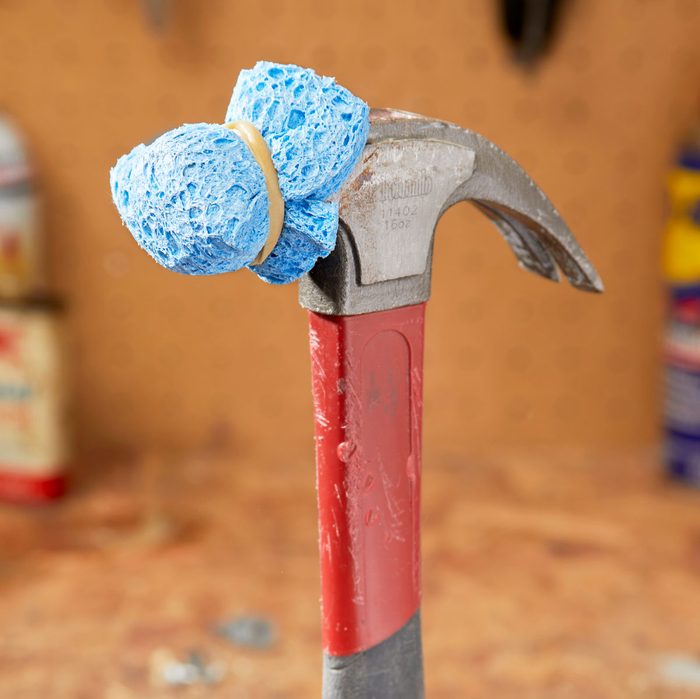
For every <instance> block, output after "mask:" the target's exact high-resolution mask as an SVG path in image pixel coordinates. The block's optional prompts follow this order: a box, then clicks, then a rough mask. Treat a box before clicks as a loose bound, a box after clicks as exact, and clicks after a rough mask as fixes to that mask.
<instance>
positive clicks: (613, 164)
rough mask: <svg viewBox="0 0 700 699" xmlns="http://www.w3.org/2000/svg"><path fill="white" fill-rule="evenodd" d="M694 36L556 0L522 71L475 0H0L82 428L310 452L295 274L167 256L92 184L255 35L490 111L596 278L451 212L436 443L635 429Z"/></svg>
mask: <svg viewBox="0 0 700 699" xmlns="http://www.w3.org/2000/svg"><path fill="white" fill-rule="evenodd" d="M699 37H700V2H697V0H615V2H608V1H607V0H587V1H583V0H574V1H573V2H572V3H571V7H570V11H569V12H568V14H567V15H566V16H565V17H564V22H562V25H561V27H560V32H559V35H558V37H557V40H556V43H555V45H554V47H553V50H552V51H551V53H550V54H549V56H548V57H547V58H546V60H545V61H544V62H543V63H542V64H541V65H540V67H539V70H537V71H536V72H529V73H528V72H524V71H523V70H521V69H519V68H517V67H516V66H514V65H513V64H512V63H511V61H510V60H509V55H508V50H507V48H506V45H505V43H504V41H503V40H502V37H501V34H500V28H499V24H498V17H497V13H496V3H493V2H491V1H490V0H431V2H429V3H425V2H418V1H417V0H357V1H353V2H341V1H340V0H267V1H265V2H248V3H244V2H236V1H234V0H201V1H199V2H198V1H196V0H172V2H171V10H170V17H169V20H168V25H167V27H166V29H165V31H164V32H162V33H160V34H158V33H156V32H154V31H153V30H152V28H151V27H150V26H149V25H148V22H147V20H146V17H145V15H144V12H143V8H142V4H141V3H140V2H137V1H136V0H100V1H99V2H93V1H90V0H71V2H60V3H59V2H53V1H51V0H34V1H33V2H24V1H23V0H0V104H2V105H4V107H5V109H7V111H9V112H10V113H11V114H12V115H13V116H14V117H15V118H16V120H17V121H18V122H19V123H20V124H21V126H22V127H24V129H25V130H26V132H27V135H28V138H29V140H30V142H31V144H32V146H33V150H34V152H35V156H36V160H37V162H38V167H39V170H40V173H41V185H42V194H43V198H44V210H45V219H46V230H47V234H48V237H49V249H50V256H51V258H50V266H51V269H52V275H53V283H54V286H55V288H56V289H57V290H59V291H60V292H61V293H62V294H63V295H64V296H65V297H66V298H67V299H68V301H69V305H70V321H69V323H70V332H71V335H72V338H73V360H74V371H73V373H74V379H75V385H76V388H75V391H76V401H75V403H76V411H75V413H76V418H75V420H76V428H77V429H76V431H77V434H78V438H79V445H80V448H81V450H83V451H86V450H94V449H101V448H105V447H111V446H118V445H153V444H156V445H172V446H174V447H180V448H185V447H192V446H197V445H202V444H206V443H209V442H211V440H213V439H214V440H215V439H220V438H222V436H226V435H229V436H230V438H231V439H232V440H233V442H234V443H235V444H238V445H240V446H244V447H252V446H253V445H254V446H255V449H256V450H257V451H258V453H261V454H285V455H290V454H292V453H297V454H307V455H309V456H310V440H311V434H312V427H311V399H310V391H309V367H308V355H307V344H306V322H305V317H304V312H303V311H302V310H300V309H299V308H298V307H297V305H296V288H295V286H290V287H286V288H274V287H269V286H267V285H265V284H263V283H261V282H260V281H259V280H258V279H257V277H255V276H254V275H252V274H250V273H247V272H240V273H238V274H234V275H228V276H223V277H218V278H185V277H182V276H179V275H175V274H172V273H169V272H166V271H164V270H162V269H160V268H159V267H158V266H157V265H156V264H155V263H153V262H152V261H151V260H150V258H148V257H147V256H146V255H145V254H143V253H141V252H140V251H139V249H138V248H137V246H136V244H135V243H134V242H133V241H132V239H131V237H130V235H129V234H128V232H127V231H126V230H125V229H123V228H122V227H121V225H120V223H119V221H118V217H117V214H116V212H115V210H114V209H113V207H112V204H111V200H110V196H109V187H108V171H109V167H110V166H111V164H112V163H113V162H114V161H115V160H116V158H117V157H118V156H119V155H120V154H122V153H123V152H125V151H126V150H128V149H130V148H131V147H132V146H133V145H135V144H136V143H139V142H141V141H147V140H150V139H151V138H152V137H154V136H155V135H156V134H158V133H159V132H162V131H164V130H166V129H168V128H171V127H173V126H175V125H178V124H180V123H182V122H196V121H221V120H222V119H223V115H224V112H225V108H226V105H227V101H228V97H229V94H230V90H231V88H232V85H233V83H234V81H235V79H236V75H237V73H238V71H239V70H240V69H241V68H244V67H248V66H250V65H252V64H253V63H254V62H255V61H256V60H258V59H261V58H266V59H269V60H275V61H282V62H295V63H299V64H301V65H308V66H312V67H314V68H315V69H316V70H317V71H319V72H321V73H325V74H331V75H335V76H336V77H337V78H338V80H339V81H340V82H341V83H342V84H344V85H346V86H347V87H349V88H350V89H351V90H353V91H354V92H356V93H357V94H358V95H361V96H362V97H364V98H365V99H366V100H367V101H368V102H369V103H370V104H372V105H374V106H394V107H398V108H402V109H407V110H411V111H416V112H422V113H425V114H428V115H432V116H436V117H440V118H443V119H447V120H451V121H454V122H457V123H460V124H462V125H465V126H468V127H470V128H473V129H475V130H477V131H480V132H482V133H484V134H485V135H486V136H488V137H489V138H491V139H492V140H494V141H495V142H496V143H498V144H499V145H501V146H502V147H503V148H504V149H505V150H506V151H507V152H509V153H510V154H511V155H512V156H514V157H515V158H516V159H517V160H518V161H519V162H521V163H522V164H523V166H524V167H525V168H526V169H527V170H528V171H529V172H530V173H531V174H532V175H533V177H534V179H535V180H536V181H537V182H538V183H539V184H540V185H541V186H542V187H543V188H544V189H545V191H547V193H548V194H549V196H550V197H551V198H552V200H553V201H554V202H555V204H556V205H557V207H558V208H559V210H560V211H561V212H562V213H563V214H564V216H565V217H566V218H567V220H568V221H569V223H570V226H571V228H572V230H573V231H574V232H575V234H576V235H577V237H578V238H579V240H580V241H581V243H582V245H583V247H584V248H585V249H586V251H587V252H588V253H589V255H590V257H591V259H592V260H593V261H594V263H595V264H596V266H597V267H598V269H599V271H600V272H601V274H602V276H603V278H604V280H605V282H606V284H607V293H606V294H605V295H604V296H602V297H591V296H588V295H584V294H580V293H578V292H574V291H573V290H571V289H570V288H568V287H567V286H563V285H562V286H559V287H557V286H555V285H553V284H552V283H548V282H546V281H543V280H540V279H539V278H536V277H532V276H530V275H528V274H527V273H525V272H522V271H520V270H518V269H517V268H516V267H515V265H514V263H513V259H512V257H511V254H510V251H509V250H508V248H507V247H506V245H505V243H504V242H503V241H502V240H501V239H500V237H499V236H498V234H497V233H496V232H495V230H494V229H492V228H491V226H490V224H488V222H486V221H485V219H482V218H481V217H480V215H478V214H477V213H476V212H475V211H473V210H472V209H471V208H470V207H468V206H467V205H462V206H459V207H456V208H454V209H452V210H451V211H449V212H448V213H447V215H446V216H445V218H444V219H443V221H442V222H441V224H440V227H439V230H438V236H437V242H436V253H435V262H434V289H433V299H432V301H431V303H430V305H429V310H428V334H427V337H428V343H427V353H426V371H427V377H426V439H427V445H428V446H429V447H433V448H441V449H447V450H456V451H458V450H460V449H463V448H465V447H466V446H468V445H469V446H483V445H489V444H513V445H520V444H532V443H558V444H590V445H592V446H595V445H624V444H630V443H633V442H639V441H642V442H650V441H652V440H653V439H654V437H655V430H656V424H657V415H658V407H659V396H658V392H657V384H658V356H657V346H658V333H659V328H660V325H659V323H660V316H661V301H660V284H659V278H658V272H657V269H658V258H659V241H660V234H661V230H662V227H663V220H664V214H665V200H664V176H665V173H666V167H667V162H668V161H669V159H670V157H671V156H672V154H673V151H674V146H675V144H676V143H677V142H678V140H679V139H680V138H681V136H682V134H683V132H684V130H685V129H686V128H687V127H688V126H689V125H690V124H691V122H692V119H693V117H694V114H695V110H696V107H697V105H698V99H699V95H700V80H699V79H698V78H699V77H700V41H699V39H698V38H699Z"/></svg>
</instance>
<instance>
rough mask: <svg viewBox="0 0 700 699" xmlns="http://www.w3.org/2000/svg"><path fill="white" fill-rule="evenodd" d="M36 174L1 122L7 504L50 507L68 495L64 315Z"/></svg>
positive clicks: (0, 290)
mask: <svg viewBox="0 0 700 699" xmlns="http://www.w3.org/2000/svg"><path fill="white" fill-rule="evenodd" d="M37 210H38V205H37V197H36V191H35V187H34V183H33V178H32V167H31V164H30V161H29V158H28V156H27V151H26V149H25V147H24V144H23V142H22V139H21V138H20V136H19V134H18V132H17V130H16V128H14V127H13V126H12V124H11V123H10V121H9V120H8V119H7V118H5V117H3V116H2V115H0V498H3V499H6V500H13V501H22V502H40V501H45V500H51V499H53V498H56V497H58V496H59V495H61V494H62V493H63V492H64V490H65V479H66V475H65V474H66V462H67V448H66V423H65V420H64V415H65V396H66V390H65V386H64V385H63V383H64V380H65V368H64V367H65V365H64V362H63V359H64V358H63V356H62V350H61V348H62V347H63V342H62V338H61V334H62V331H61V313H60V309H59V308H58V304H57V302H56V301H55V300H52V299H49V298H48V297H47V296H46V293H45V289H44V275H43V264H42V263H43V259H42V255H41V252H42V251H41V243H42V236H41V230H40V225H39V217H38V211H37Z"/></svg>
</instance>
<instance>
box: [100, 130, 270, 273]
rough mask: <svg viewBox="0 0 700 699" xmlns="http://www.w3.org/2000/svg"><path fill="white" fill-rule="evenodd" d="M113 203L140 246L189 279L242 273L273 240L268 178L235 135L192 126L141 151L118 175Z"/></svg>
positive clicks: (116, 171)
mask: <svg viewBox="0 0 700 699" xmlns="http://www.w3.org/2000/svg"><path fill="white" fill-rule="evenodd" d="M111 184H112V197H113V199H114V203H115V204H116V205H117V209H118V211H119V213H120V214H121V217H122V219H123V220H124V223H125V224H126V225H127V227H128V229H129V230H130V231H131V233H132V235H133V236H134V238H136V241H137V242H138V244H139V245H140V246H141V247H142V248H143V249H144V250H146V252H147V253H149V254H150V255H151V256H152V257H153V258H154V259H155V260H156V262H159V263H160V264H162V265H163V266H164V267H167V268H168V269H172V270H174V271H176V272H183V273H185V274H217V273H219V272H231V271H234V270H237V269H240V268H241V267H243V266H244V265H246V264H248V262H250V261H251V259H253V258H254V257H255V256H256V255H257V253H258V251H259V250H260V248H261V247H262V245H263V243H264V242H265V238H266V236H267V228H268V209H267V190H266V188H265V177H264V176H263V173H262V170H261V169H260V166H259V165H258V163H257V162H256V161H255V158H254V157H253V156H252V154H251V152H250V149H249V148H248V146H246V144H245V143H243V141H241V139H240V138H239V137H238V136H237V135H236V134H234V133H233V131H231V130H230V129H227V128H225V127H224V126H217V125H215V124H187V125H185V126H181V127H180V128H178V129H175V130H173V131H168V132H167V133H165V134H163V135H162V136H161V137H160V138H157V139H156V140H155V141H154V142H153V143H151V144H150V145H149V146H144V145H140V146H136V148H134V150H132V151H131V153H129V154H128V155H125V156H123V157H121V158H120V159H119V160H118V161H117V164H116V165H115V167H114V168H113V169H112V172H111Z"/></svg>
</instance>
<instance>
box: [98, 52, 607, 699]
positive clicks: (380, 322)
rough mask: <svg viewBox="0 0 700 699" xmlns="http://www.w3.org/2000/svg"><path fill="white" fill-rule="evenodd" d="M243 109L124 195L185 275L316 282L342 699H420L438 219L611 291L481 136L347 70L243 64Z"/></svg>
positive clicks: (313, 331) (307, 301)
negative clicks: (364, 94) (475, 212)
mask: <svg viewBox="0 0 700 699" xmlns="http://www.w3.org/2000/svg"><path fill="white" fill-rule="evenodd" d="M265 115H267V116H265ZM232 118H233V119H234V121H233V122H231V123H229V124H227V126H226V127H222V126H215V125H205V124H200V125H189V126H185V127H182V128H180V129H176V130H174V131H172V132H169V133H168V134H165V135H164V136H163V137H161V138H159V139H157V140H156V141H155V142H154V143H153V144H152V145H151V146H149V147H146V146H143V145H141V146H137V148H135V149H134V150H133V151H132V153H131V154H129V155H128V156H124V157H123V158H122V159H120V161H119V162H118V163H117V165H116V167H115V168H114V170H113V171H112V193H113V197H114V200H115V203H116V205H117V207H118V209H119V211H120V213H121V215H122V218H123V219H124V221H125V223H126V224H127V226H128V227H129V229H130V230H131V232H132V233H133V234H134V236H135V237H136V239H137V240H138V242H139V243H140V244H141V245H142V247H144V248H145V249H146V250H147V251H148V252H149V253H150V254H151V255H152V256H153V257H154V258H155V259H156V260H157V261H159V262H160V263H161V264H163V265H165V266H166V267H168V268H170V269H173V270H175V271H180V272H185V273H188V274H215V273H219V272H222V271H230V270H232V269H238V268H240V267H241V266H244V265H246V266H248V267H250V268H251V269H253V270H254V271H255V272H256V273H258V274H259V276H261V277H262V278H263V279H266V280H267V281H270V282H274V283H286V282H288V281H291V280H293V279H297V278H301V280H300V286H299V299H300V303H301V305H302V306H303V307H305V308H307V309H308V310H309V323H310V331H309V335H310V345H311V359H312V386H313V397H314V404H315V411H314V413H315V432H316V461H317V490H318V507H319V544H320V556H321V589H322V600H321V606H322V620H323V646H324V672H323V696H324V699H420V698H421V697H423V696H424V689H423V669H422V651H421V636H420V478H421V426H422V386H423V334H424V333H423V327H424V314H425V304H426V301H427V300H428V298H429V296H430V276H431V261H432V248H433V235H434V231H435V226H436V224H437V222H438V220H439V219H440V217H441V216H442V214H443V213H444V212H445V211H446V210H447V209H448V208H449V207H450V206H452V205H453V204H456V203H457V202H459V201H462V200H469V201H471V202H472V203H473V204H474V205H475V206H477V207H478V208H479V209H480V210H481V211H483V213H485V214H486V215H487V216H488V217H489V218H490V219H491V220H492V221H493V222H494V223H495V224H496V225H497V227H498V229H499V230H500V231H501V233H502V234H503V236H504V237H505V239H506V241H507V242H508V243H509V245H510V246H511V248H512V249H513V251H514V253H515V255H516V257H517V259H518V261H519V263H520V264H521V265H522V266H523V267H525V268H526V269H529V270H531V271H533V272H536V273H537V274H540V275H542V276H545V277H547V278H549V279H554V280H557V279H558V269H561V270H562V271H563V273H564V274H565V275H566V277H567V278H568V279H569V281H570V282H571V283H572V284H573V285H574V286H575V287H577V288H579V289H583V290H586V291H602V284H601V281H600V279H599V278H598V275H597V274H596V272H595V270H594V269H593V267H592V266H591V264H590V263H589V262H588V260H587V259H586V257H585V255H584V254H583V252H582V251H581V249H580V248H579V246H578V244H577V243H576V241H575V240H574V238H573V236H572V235H571V233H570V232H569V230H568V228H567V227H566V224H565V223H564V222H563V220H562V219H561V218H560V216H559V214H558V213H557V211H556V210H555V209H554V207H553V206H552V205H551V203H550V202H549V200H548V199H547V197H546V196H545V195H544V194H543V193H542V191H541V190H540V189H539V188H538V187H537V186H536V185H535V184H534V183H533V182H532V180H531V179H530V178H529V177H528V176H527V175H526V174H525V173H524V172H523V170H522V169H521V168H520V167H519V166H518V165H517V164H516V163H515V162H514V161H513V160H511V159H510V158H509V157H508V156H507V155H505V154H504V153H503V152H502V151H501V150H500V149H498V148H497V147H496V146H495V145H493V144H492V143H490V142H489V141H487V140H486V139H485V138H483V137H482V136H479V135H478V134H476V133H473V132H471V131H467V130H465V129H462V128H459V127H457V126H455V125H453V124H448V123H445V122H442V121H435V120H431V119H427V118H425V117H422V116H418V115H415V114H409V113H406V112H398V111H391V110H372V111H371V113H369V120H368V121H367V108H366V105H364V103H362V102H361V101H360V100H358V99H357V98H355V97H354V96H353V95H351V94H350V93H348V92H347V91H346V90H344V88H341V87H340V86H338V85H336V84H335V83H334V82H333V81H330V79H327V78H318V76H315V75H313V74H312V73H311V72H310V71H305V70H304V69H300V68H298V67H296V66H279V65H276V64H269V63H260V64H258V65H257V66H256V67H255V68H254V69H253V70H252V71H244V72H243V73H241V77H239V83H237V86H236V88H235V89H234V95H233V98H232V103H231V105H230V106H229V112H228V113H227V121H230V120H231V119H232ZM266 119H267V121H266ZM240 120H242V121H240ZM309 125H311V126H313V128H310V127H309ZM302 127H303V128H305V129H306V130H305V131H299V128H302ZM307 127H309V128H307ZM231 129H233V130H234V131H235V132H236V135H234V134H232V133H231ZM265 134H267V136H265ZM304 139H306V140H304ZM300 144H301V145H300ZM302 146H303V147H302ZM316 156H318V159H319V162H318V163H317V162H316V161H315V160H314V158H315V157H316ZM319 163H320V164H319ZM321 165H323V167H321ZM353 166H354V169H353ZM314 178H316V179H315V180H314ZM232 180H233V183H232ZM341 185H342V186H341ZM338 189H339V191H338ZM338 207H339V208H338ZM274 222H276V223H274ZM280 229H281V230H280Z"/></svg>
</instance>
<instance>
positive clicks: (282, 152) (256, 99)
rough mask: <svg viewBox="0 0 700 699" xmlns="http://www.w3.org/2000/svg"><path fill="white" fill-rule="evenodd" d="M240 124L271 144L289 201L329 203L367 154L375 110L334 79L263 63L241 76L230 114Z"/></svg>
mask: <svg viewBox="0 0 700 699" xmlns="http://www.w3.org/2000/svg"><path fill="white" fill-rule="evenodd" d="M235 119H245V120H246V121H250V122H251V123H252V124H254V125H255V127H256V128H257V129H258V131H260V133H261V134H262V135H263V138H264V139H265V140H266V141H267V144H268V146H269V148H270V153H271V155H272V161H273V162H274V164H275V168H276V169H277V175H278V177H279V183H280V189H281V191H282V195H283V196H284V198H285V199H287V200H290V199H306V198H308V197H312V198H314V199H325V198H326V197H328V196H329V195H330V194H333V193H334V192H335V191H337V189H338V188H339V187H340V185H341V184H342V183H343V181H344V180H345V178H346V177H347V176H348V175H349V174H350V171H351V170H352V168H353V167H354V165H355V163H356V162H357V160H358V158H359V156H360V153H361V152H362V149H363V148H364V145H365V142H366V140H367V131H368V129H369V107H368V106H367V105H366V104H365V103H364V102H363V101H362V100H360V99H358V98H357V97H355V96H354V95H353V94H352V93H351V92H349V91H348V90H346V89H345V88H344V87H342V86H341V85H338V83H336V82H335V80H334V79H333V78H326V77H322V76H319V75H316V73H314V72H313V71H312V70H309V69H307V68H300V67H299V66H294V65H279V64H277V63H268V62H266V61H261V62H259V63H257V64H256V65H255V67H254V68H252V69H250V70H243V71H241V73H240V75H239V76H238V81H237V82H236V86H235V87H234V90H233V95H232V97H231V102H230V103H229V106H228V111H227V112H226V121H233V120H235Z"/></svg>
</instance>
